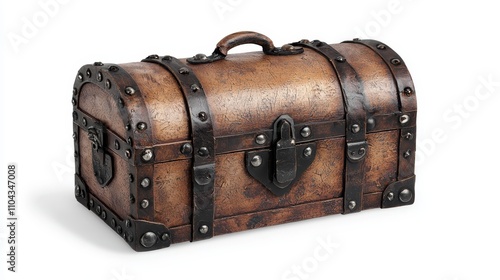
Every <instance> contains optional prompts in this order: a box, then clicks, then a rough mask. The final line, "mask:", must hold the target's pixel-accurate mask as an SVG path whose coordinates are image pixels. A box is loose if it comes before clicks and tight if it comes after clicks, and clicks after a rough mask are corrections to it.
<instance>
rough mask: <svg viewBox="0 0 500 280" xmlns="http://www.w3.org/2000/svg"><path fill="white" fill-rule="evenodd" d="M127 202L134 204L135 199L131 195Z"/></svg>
mask: <svg viewBox="0 0 500 280" xmlns="http://www.w3.org/2000/svg"><path fill="white" fill-rule="evenodd" d="M128 200H129V202H130V203H131V204H134V203H135V197H134V195H133V194H130V195H129V197H128Z"/></svg>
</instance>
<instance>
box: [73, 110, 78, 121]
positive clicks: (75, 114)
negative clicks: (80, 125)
mask: <svg viewBox="0 0 500 280" xmlns="http://www.w3.org/2000/svg"><path fill="white" fill-rule="evenodd" d="M73 120H75V121H76V120H78V113H77V112H73Z"/></svg>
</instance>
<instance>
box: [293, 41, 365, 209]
mask: <svg viewBox="0 0 500 280" xmlns="http://www.w3.org/2000/svg"><path fill="white" fill-rule="evenodd" d="M293 45H294V46H301V47H305V48H310V49H313V50H315V51H316V52H318V53H320V54H321V55H323V56H324V57H326V58H327V59H328V61H329V62H330V63H331V64H332V66H333V68H334V70H335V72H336V75H337V78H338V81H339V83H340V87H341V89H342V96H343V99H344V107H345V111H346V125H345V130H346V131H345V140H346V147H345V151H346V156H345V173H344V176H345V182H344V212H343V213H344V214H348V213H354V212H359V211H361V210H362V207H363V201H362V199H363V184H364V181H365V172H364V167H365V164H364V159H365V157H366V153H367V152H368V151H367V149H368V143H367V142H366V120H367V116H366V110H365V105H364V104H365V96H364V94H363V88H362V83H361V80H360V79H359V77H358V75H357V73H356V71H355V70H354V68H352V66H351V65H350V64H349V63H348V62H347V60H346V58H345V57H344V56H342V55H341V54H340V53H339V52H338V51H337V50H335V49H334V48H333V47H332V46H330V45H328V44H327V43H324V42H321V41H317V40H315V41H312V42H309V41H307V40H302V41H300V42H298V43H294V44H293Z"/></svg>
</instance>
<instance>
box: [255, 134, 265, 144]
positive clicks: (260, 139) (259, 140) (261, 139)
mask: <svg viewBox="0 0 500 280" xmlns="http://www.w3.org/2000/svg"><path fill="white" fill-rule="evenodd" d="M266 141H267V137H266V135H265V134H259V135H257V137H255V143H257V144H259V145H264V144H265V143H266Z"/></svg>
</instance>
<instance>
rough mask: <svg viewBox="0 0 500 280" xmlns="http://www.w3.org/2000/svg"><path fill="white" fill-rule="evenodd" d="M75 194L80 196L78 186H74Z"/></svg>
mask: <svg viewBox="0 0 500 280" xmlns="http://www.w3.org/2000/svg"><path fill="white" fill-rule="evenodd" d="M75 196H80V187H79V186H76V188H75Z"/></svg>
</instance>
